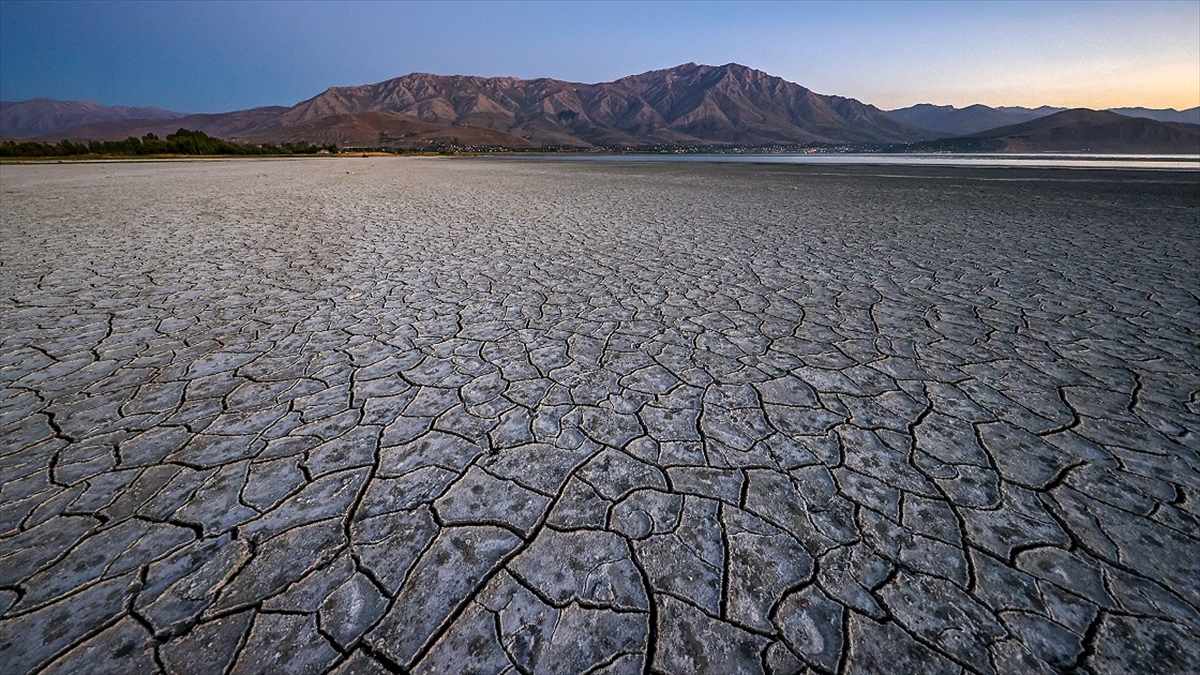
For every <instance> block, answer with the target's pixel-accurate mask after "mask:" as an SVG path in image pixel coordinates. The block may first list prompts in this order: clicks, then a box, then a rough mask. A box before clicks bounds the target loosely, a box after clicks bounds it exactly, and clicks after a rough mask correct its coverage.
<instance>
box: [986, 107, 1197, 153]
mask: <svg viewBox="0 0 1200 675" xmlns="http://www.w3.org/2000/svg"><path fill="white" fill-rule="evenodd" d="M963 140H976V141H985V142H986V143H984V144H983V145H985V146H991V147H990V148H988V149H994V150H998V151H1004V152H1021V151H1029V152H1156V153H1200V126H1197V125H1193V124H1177V123H1174V122H1159V121H1157V120H1152V119H1147V118H1144V117H1126V116H1124V115H1118V114H1117V113H1113V112H1107V111H1100V110H1088V109H1086V108H1078V109H1075V110H1066V111H1063V112H1060V113H1055V114H1053V115H1049V116H1046V117H1040V118H1038V119H1035V120H1031V121H1029V122H1023V123H1021V124H1015V125H1011V126H1006V127H1000V128H997V129H990V130H988V131H983V132H979V133H975V134H970V135H968V136H964V137H963ZM981 149H983V148H981Z"/></svg>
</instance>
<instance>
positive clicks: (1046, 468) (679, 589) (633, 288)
mask: <svg viewBox="0 0 1200 675" xmlns="http://www.w3.org/2000/svg"><path fill="white" fill-rule="evenodd" d="M0 189H2V192H3V194H2V195H0V200H2V207H0V249H2V250H0V476H2V477H3V482H2V486H0V663H2V664H3V665H2V666H0V670H3V671H4V672H7V673H26V672H29V673H33V672H38V673H41V672H46V673H80V672H104V673H108V672H112V673H141V672H166V673H178V674H185V673H187V674H192V673H236V674H243V673H247V674H249V673H323V672H336V673H342V674H347V675H348V674H350V673H381V672H412V673H435V672H436V673H448V672H456V673H472V672H477V673H492V672H513V673H570V672H596V673H600V672H603V673H639V672H661V673H680V674H686V673H698V672H709V673H759V672H764V671H765V672H770V673H784V672H803V671H813V672H820V673H831V672H839V673H841V672H846V673H875V672H896V673H901V672H903V673H916V672H920V673H935V672H947V673H956V672H971V673H1038V672H1056V671H1064V670H1065V671H1071V670H1078V671H1080V672H1094V673H1128V672H1162V673H1178V672H1185V671H1188V670H1189V669H1194V668H1196V664H1198V663H1200V637H1198V636H1200V473H1198V471H1200V459H1198V455H1197V452H1198V448H1200V347H1198V344H1200V281H1198V273H1200V267H1198V265H1200V263H1198V261H1200V184H1198V181H1197V178H1196V175H1195V174H1172V173H1122V172H1104V171H1069V170H1058V171H1016V170H994V169H993V170H971V171H967V170H958V169H950V168H944V169H926V170H920V169H911V168H904V167H887V168H877V167H843V168H831V167H756V166H746V165H738V166H730V165H668V164H662V165H659V164H655V165H621V164H611V165H592V164H579V163H547V162H520V161H484V160H443V159H388V158H372V159H362V158H357V157H355V158H342V159H338V158H335V159H325V160H315V159H314V160H298V161H201V162H171V163H94V164H84V165H20V166H17V165H5V166H3V167H0Z"/></svg>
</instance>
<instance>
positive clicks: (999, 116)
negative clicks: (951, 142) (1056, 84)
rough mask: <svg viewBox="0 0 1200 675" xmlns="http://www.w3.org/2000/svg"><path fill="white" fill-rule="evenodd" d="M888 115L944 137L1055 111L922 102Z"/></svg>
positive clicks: (1015, 122)
mask: <svg viewBox="0 0 1200 675" xmlns="http://www.w3.org/2000/svg"><path fill="white" fill-rule="evenodd" d="M887 114H888V115H890V116H892V117H894V118H895V119H898V120H900V121H901V122H904V123H905V124H910V125H912V126H914V127H918V128H921V129H928V130H930V131H933V132H936V133H938V134H939V135H942V136H964V135H966V134H973V133H976V132H978V131H984V130H987V129H995V128H996V127H1003V126H1009V125H1012V124H1020V123H1021V122H1028V121H1029V120H1032V119H1037V118H1038V117H1042V116H1044V115H1049V114H1052V113H1051V112H1039V111H1035V110H1028V109H1011V108H1006V109H997V108H990V107H988V106H986V105H979V104H976V105H972V106H967V107H966V108H955V107H954V106H952V105H932V104H929V103H920V104H917V105H914V106H909V107H908V108H900V109H899V110H889V111H887Z"/></svg>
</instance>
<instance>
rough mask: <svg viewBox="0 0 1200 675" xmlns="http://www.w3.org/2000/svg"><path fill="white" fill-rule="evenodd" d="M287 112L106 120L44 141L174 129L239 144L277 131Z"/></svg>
mask: <svg viewBox="0 0 1200 675" xmlns="http://www.w3.org/2000/svg"><path fill="white" fill-rule="evenodd" d="M288 110H290V108H286V107H283V106H271V107H265V108H250V109H248V110H237V111H234V112H228V113H204V114H195V115H184V116H182V117H173V118H170V119H139V120H109V121H106V122H93V123H91V124H81V125H79V126H76V127H71V128H70V129H64V130H63V131H60V132H56V133H52V134H45V135H44V137H45V138H49V139H53V140H58V139H60V138H67V139H70V140H73V141H86V140H92V139H97V140H117V139H122V138H125V137H127V136H139V137H140V136H144V135H146V134H155V135H157V136H166V135H167V134H169V133H172V132H174V131H176V130H177V129H180V128H183V129H194V130H197V131H203V132H204V133H206V134H208V135H210V136H214V137H217V138H224V139H228V140H239V139H241V138H244V137H247V136H250V135H252V134H257V135H263V134H265V133H267V132H269V131H271V130H273V129H277V128H278V124H277V123H276V120H278V119H279V116H280V115H282V114H283V113H285V112H287V111H288Z"/></svg>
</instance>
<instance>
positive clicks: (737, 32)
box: [0, 0, 1200, 112]
mask: <svg viewBox="0 0 1200 675" xmlns="http://www.w3.org/2000/svg"><path fill="white" fill-rule="evenodd" d="M688 61H695V62H698V63H710V64H723V63H729V62H731V61H732V62H738V63H742V64H745V65H748V66H751V67H754V68H759V69H761V70H765V71H767V72H769V73H771V74H773V75H778V76H780V77H783V78H785V79H788V80H791V81H793V82H797V83H799V84H801V85H804V86H806V87H808V88H810V89H813V90H814V91H817V92H819V93H823V94H837V95H841V96H849V97H853V98H857V99H860V100H862V101H865V102H867V103H872V104H875V105H878V106H880V107H882V108H885V109H890V108H897V107H902V106H907V105H912V104H914V103H923V102H929V103H939V104H953V105H959V106H962V105H969V104H972V103H985V104H988V105H1025V106H1038V105H1056V106H1069V107H1077V106H1080V107H1092V108H1104V107H1117V106H1147V107H1158V108H1161V107H1175V108H1187V107H1192V106H1196V105H1200V0H1184V1H1181V2H1146V1H1141V2H1063V1H1059V2H978V1H976V2H950V1H944V2H796V3H786V2H651V3H641V2H565V3H558V2H521V3H506V2H434V3H424V2H395V3H389V2H382V1H372V2H300V1H292V2H252V1H249V0H242V1H237V2H219V1H209V2H172V1H169V0H168V1H163V2H114V1H102V0H89V1H85V2H72V1H66V0H58V1H50V2H46V1H42V2H28V1H25V0H0V98H3V99H4V100H10V101H11V100H23V99H27V98H33V97H38V96H45V97H50V98H58V99H85V100H92V101H96V102H99V103H103V104H106V105H155V106H160V107H163V108H168V109H173V110H179V111H186V112H218V111H225V110H234V109H240V108H247V107H252V106H260V105H292V104H294V103H297V102H299V101H301V100H304V99H306V98H309V97H311V96H314V95H316V94H318V93H320V92H321V91H323V90H324V89H326V88H327V87H330V86H342V85H355V84H363V83H368V82H378V81H381V80H386V79H389V78H392V77H397V76H399V75H404V74H407V73H410V72H418V71H420V72H433V73H439V74H446V75H449V74H468V75H487V76H495V75H510V76H515V77H524V78H532V77H554V78H559V79H565V80H572V81H579V82H599V81H606V80H612V79H616V78H618V77H622V76H625V75H630V74H634V73H639V72H644V71H647V70H653V69H657V68H666V67H670V66H673V65H678V64H680V63H685V62H688Z"/></svg>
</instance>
